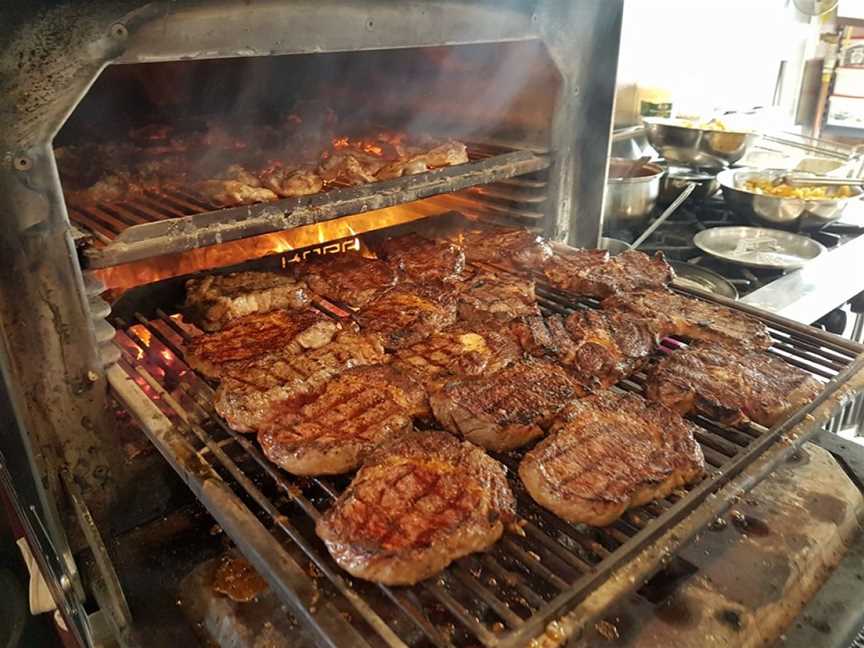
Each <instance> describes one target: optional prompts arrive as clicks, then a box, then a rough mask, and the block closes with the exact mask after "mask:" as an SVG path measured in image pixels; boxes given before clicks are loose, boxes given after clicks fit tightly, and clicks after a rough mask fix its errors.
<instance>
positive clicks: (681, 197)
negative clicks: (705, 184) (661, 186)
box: [630, 182, 696, 250]
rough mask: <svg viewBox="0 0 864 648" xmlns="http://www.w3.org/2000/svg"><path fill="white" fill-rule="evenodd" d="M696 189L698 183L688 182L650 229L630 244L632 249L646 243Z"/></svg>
mask: <svg viewBox="0 0 864 648" xmlns="http://www.w3.org/2000/svg"><path fill="white" fill-rule="evenodd" d="M694 189H696V185H695V184H693V183H692V182H691V183H688V184H687V186H686V187H684V189H683V190H682V191H681V193H680V194H678V197H677V198H676V199H675V200H674V201H672V204H671V205H669V206H668V207H667V208H666V209H665V210H663V213H662V214H660V215H659V216H658V217H657V219H656V220H655V221H654V222H653V223H651V225H649V226H648V229H646V230H645V231H644V232H642V234H640V235H639V237H638V238H637V239H636V240H635V241H633V242H632V243H631V244H630V249H631V250H635V249H636V248H638V247H639V246H640V245H642V243H644V242H645V240H646V239H647V238H648V237H649V236H651V235H652V234H653V233H654V230H656V229H657V228H658V227H660V226H661V225H662V224H663V223H665V222H666V220H667V219H668V218H669V217H670V216H671V215H672V214H674V213H675V211H676V210H677V209H678V208H679V207H680V206H681V205H683V204H684V201H685V200H687V199H688V198H689V197H690V194H692V193H693V190H694Z"/></svg>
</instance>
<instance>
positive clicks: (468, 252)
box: [459, 228, 553, 270]
mask: <svg viewBox="0 0 864 648" xmlns="http://www.w3.org/2000/svg"><path fill="white" fill-rule="evenodd" d="M459 240H460V242H461V244H462V246H463V247H464V248H465V258H466V259H467V260H468V261H471V262H484V263H491V264H493V265H499V266H503V267H507V268H523V269H526V270H540V269H541V268H542V267H543V265H544V264H545V262H546V261H547V260H549V259H550V258H552V256H553V252H552V248H551V247H550V246H549V244H548V243H547V242H546V241H544V240H543V239H542V238H541V237H539V236H537V235H536V234H532V233H531V232H529V231H528V230H526V229H499V228H495V229H491V228H490V229H482V230H475V231H468V232H464V233H463V234H461V235H460V238H459Z"/></svg>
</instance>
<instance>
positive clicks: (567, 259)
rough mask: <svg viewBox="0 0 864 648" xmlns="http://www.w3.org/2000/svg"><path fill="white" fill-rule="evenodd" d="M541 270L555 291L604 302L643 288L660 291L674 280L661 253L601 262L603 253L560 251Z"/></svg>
mask: <svg viewBox="0 0 864 648" xmlns="http://www.w3.org/2000/svg"><path fill="white" fill-rule="evenodd" d="M556 252H557V253H556V256H555V258H554V259H552V260H550V261H549V262H548V263H547V265H546V268H545V270H544V274H545V275H546V277H547V279H549V281H550V282H551V283H552V285H553V286H555V287H556V288H560V289H562V290H566V291H567V292H571V293H574V294H577V295H583V296H586V297H597V298H600V299H602V298H604V297H609V296H611V295H617V294H619V293H624V292H629V291H633V290H639V289H644V288H653V289H660V288H663V287H665V286H666V285H668V284H669V282H670V281H672V279H673V278H674V276H675V273H674V271H673V270H672V267H671V266H670V265H669V264H668V263H666V260H665V259H664V258H663V254H662V253H661V252H658V253H656V254H655V255H654V256H653V257H650V256H648V255H647V254H645V253H643V252H637V251H636V250H628V251H627V252H622V253H621V254H619V255H617V256H614V257H611V258H606V259H603V256H604V254H601V253H603V252H604V251H603V250H567V251H566V252H565V251H559V250H558V249H557V248H556Z"/></svg>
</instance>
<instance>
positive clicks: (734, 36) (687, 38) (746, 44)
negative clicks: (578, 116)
mask: <svg viewBox="0 0 864 648" xmlns="http://www.w3.org/2000/svg"><path fill="white" fill-rule="evenodd" d="M814 23H815V21H814ZM817 36H818V25H817V24H813V25H811V24H810V20H809V19H808V18H806V17H804V16H802V15H801V14H799V13H798V12H797V11H796V10H795V8H794V6H793V5H792V3H791V2H789V1H788V0H627V2H626V4H625V10H624V26H623V31H622V40H621V53H620V62H619V68H618V83H619V88H620V89H621V90H620V93H619V104H618V109H617V111H616V122H617V123H618V124H619V125H625V124H627V123H634V122H635V121H636V120H637V114H636V111H637V108H636V106H635V101H634V88H633V87H634V84H636V83H638V84H640V85H646V86H660V87H665V88H668V89H669V90H671V91H672V95H673V96H672V99H673V104H674V109H675V110H676V111H677V110H679V109H680V110H682V111H684V112H688V113H698V114H708V113H710V112H711V111H713V110H714V109H716V108H723V109H728V108H735V109H745V108H749V107H752V106H770V105H771V103H772V98H773V96H774V88H775V84H776V81H777V76H778V70H779V66H780V61H781V60H786V61H787V63H786V70H785V81H784V86H783V94H782V102H781V103H782V106H783V111H784V113H786V114H788V115H792V114H794V109H795V105H796V103H797V98H798V90H799V83H800V76H801V70H802V66H803V62H804V60H805V59H806V58H808V57H811V56H813V51H814V48H815V40H816V37H817Z"/></svg>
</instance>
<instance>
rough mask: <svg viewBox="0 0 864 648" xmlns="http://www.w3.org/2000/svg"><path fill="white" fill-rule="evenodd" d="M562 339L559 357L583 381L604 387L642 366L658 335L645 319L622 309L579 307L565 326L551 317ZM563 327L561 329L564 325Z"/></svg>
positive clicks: (554, 317) (557, 334)
mask: <svg viewBox="0 0 864 648" xmlns="http://www.w3.org/2000/svg"><path fill="white" fill-rule="evenodd" d="M550 320H551V321H550V328H551V329H552V331H553V334H554V337H555V339H557V340H559V341H560V342H559V347H558V353H557V356H558V361H559V362H560V363H561V364H563V365H564V366H565V367H567V368H568V369H569V370H570V371H571V372H572V373H573V374H574V375H575V376H576V378H577V379H578V380H579V382H581V383H582V384H584V385H588V386H589V387H591V388H605V387H610V386H611V385H614V384H615V383H617V382H618V381H619V380H621V379H622V378H626V377H627V376H629V375H630V374H631V373H633V372H634V371H635V370H636V369H638V368H639V367H641V366H642V365H643V364H644V363H645V362H646V361H647V359H648V357H649V356H650V355H651V353H652V352H653V351H654V349H655V348H656V347H657V343H658V339H657V336H656V335H655V334H654V333H653V332H652V331H651V329H650V328H649V327H648V326H647V325H646V324H645V323H644V322H641V321H639V320H637V319H634V318H632V317H627V316H626V315H624V314H622V313H616V312H609V313H605V312H602V311H596V310H580V311H576V312H575V313H573V314H572V315H570V316H569V317H568V318H567V320H566V322H564V324H563V327H562V326H561V318H560V316H558V315H555V316H553V317H551V318H550ZM562 328H563V329H564V330H561V329H562Z"/></svg>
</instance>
